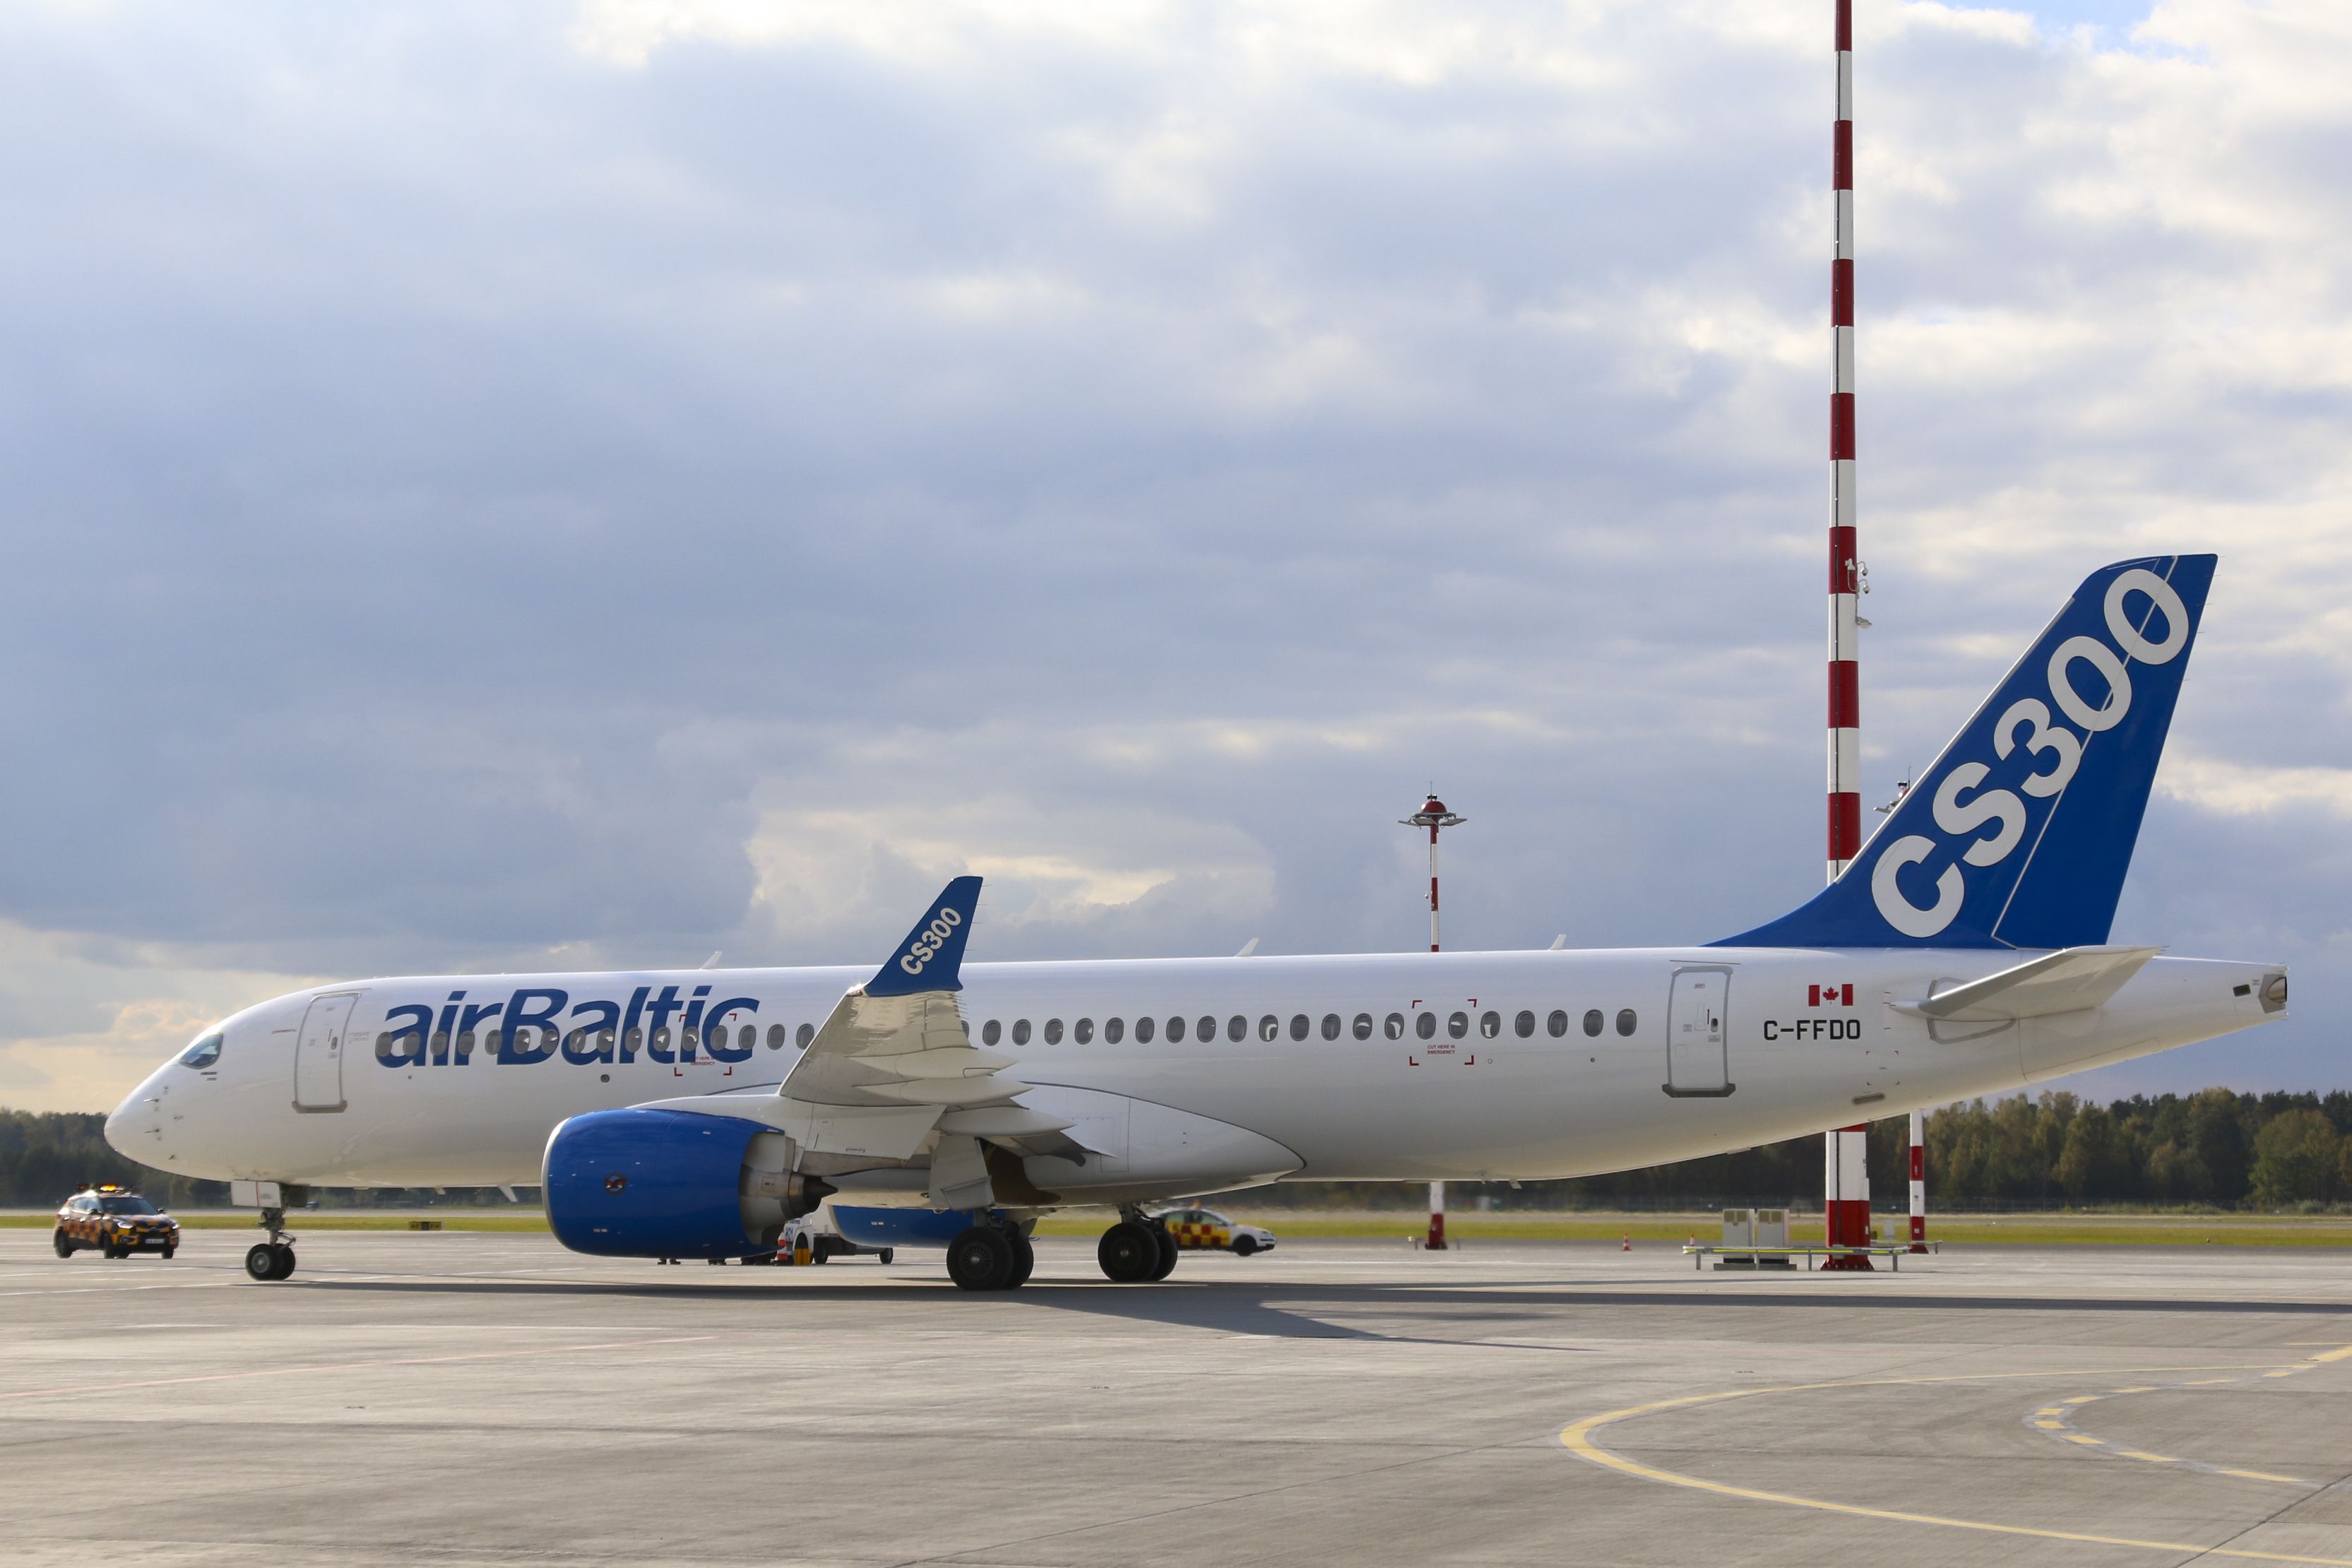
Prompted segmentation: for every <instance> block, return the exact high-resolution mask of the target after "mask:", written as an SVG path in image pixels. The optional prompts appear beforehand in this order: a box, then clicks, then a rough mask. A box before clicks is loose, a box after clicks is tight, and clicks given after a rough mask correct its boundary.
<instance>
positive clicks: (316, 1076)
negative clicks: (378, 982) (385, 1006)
mask: <svg viewBox="0 0 2352 1568" xmlns="http://www.w3.org/2000/svg"><path fill="white" fill-rule="evenodd" d="M359 999H360V997H359V993H358V992H356V991H344V992H339V993H337V994H334V995H332V996H317V997H313V998H311V1001H310V1011H309V1012H307V1013H305V1014H303V1015H302V1033H301V1034H300V1035H299V1037H297V1038H296V1040H295V1043H294V1109H295V1110H313V1111H324V1110H342V1109H343V1036H344V1031H345V1030H346V1029H347V1028H348V1027H349V1026H350V1024H351V1021H352V1006H353V1005H354V1004H356V1003H357V1002H358V1001H359Z"/></svg>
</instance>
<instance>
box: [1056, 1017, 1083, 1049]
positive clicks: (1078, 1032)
mask: <svg viewBox="0 0 2352 1568" xmlns="http://www.w3.org/2000/svg"><path fill="white" fill-rule="evenodd" d="M1071 1032H1072V1033H1073V1034H1075V1035H1076V1036H1077V1038H1078V1044H1080V1045H1082V1046H1090V1045H1092V1044H1094V1040H1095V1021H1094V1020H1093V1019H1092V1018H1081V1019H1079V1020H1078V1022H1077V1026H1076V1028H1074V1029H1073V1030H1072V1031H1071ZM1045 1037H1046V1038H1047V1039H1049V1040H1050V1039H1052V1038H1053V1037H1054V1026H1053V1025H1051V1024H1048V1025H1046V1026H1045Z"/></svg>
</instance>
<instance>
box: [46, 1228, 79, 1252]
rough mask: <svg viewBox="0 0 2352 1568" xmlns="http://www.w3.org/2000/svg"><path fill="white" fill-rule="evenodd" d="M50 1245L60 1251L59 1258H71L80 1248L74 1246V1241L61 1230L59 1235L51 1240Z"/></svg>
mask: <svg viewBox="0 0 2352 1568" xmlns="http://www.w3.org/2000/svg"><path fill="white" fill-rule="evenodd" d="M49 1245H50V1246H52V1247H56V1248H57V1249H58V1257H59V1258H71V1257H72V1256H73V1255H74V1254H75V1253H76V1252H77V1251H79V1248H78V1247H75V1246H74V1244H73V1239H72V1238H71V1237H68V1236H67V1235H66V1233H65V1232H64V1231H63V1230H59V1231H58V1233H57V1235H55V1236H53V1237H50V1238H49Z"/></svg>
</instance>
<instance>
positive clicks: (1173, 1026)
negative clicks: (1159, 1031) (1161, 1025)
mask: <svg viewBox="0 0 2352 1568" xmlns="http://www.w3.org/2000/svg"><path fill="white" fill-rule="evenodd" d="M1168 1037H1169V1038H1170V1039H1171V1040H1175V1041H1178V1042H1181V1041H1182V1039H1183V1038H1184V1020H1183V1018H1182V1017H1181V1016H1178V1017H1173V1018H1171V1019H1169V1020H1168Z"/></svg>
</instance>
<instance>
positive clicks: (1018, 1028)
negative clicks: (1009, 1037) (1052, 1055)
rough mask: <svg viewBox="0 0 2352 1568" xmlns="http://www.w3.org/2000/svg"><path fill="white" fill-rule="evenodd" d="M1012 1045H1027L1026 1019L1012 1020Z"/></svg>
mask: <svg viewBox="0 0 2352 1568" xmlns="http://www.w3.org/2000/svg"><path fill="white" fill-rule="evenodd" d="M1028 1043H1029V1020H1028V1019H1026V1018H1015V1019H1013V1044H1014V1045H1016V1046H1025V1045H1027V1044H1028Z"/></svg>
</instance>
